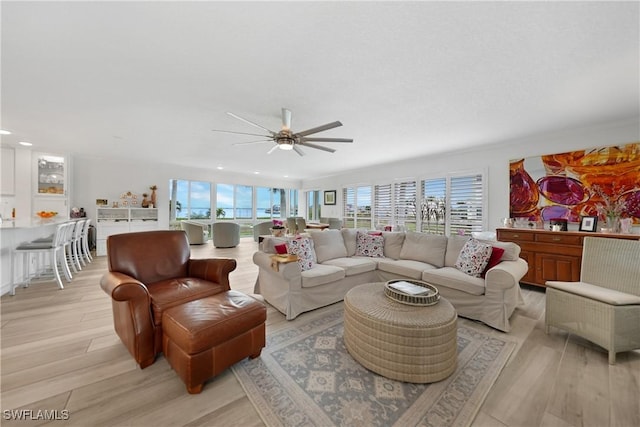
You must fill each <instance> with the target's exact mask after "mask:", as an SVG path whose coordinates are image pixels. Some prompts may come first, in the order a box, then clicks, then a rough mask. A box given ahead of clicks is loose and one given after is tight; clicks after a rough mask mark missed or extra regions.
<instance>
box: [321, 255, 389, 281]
mask: <svg viewBox="0 0 640 427" xmlns="http://www.w3.org/2000/svg"><path fill="white" fill-rule="evenodd" d="M323 265H333V266H335V267H340V268H342V269H344V271H345V275H346V276H355V275H356V274H360V273H366V272H367V271H373V270H375V269H376V267H377V263H376V262H375V261H373V260H371V259H370V258H366V257H363V258H353V257H349V258H334V259H330V260H328V261H325V262H324V263H323Z"/></svg>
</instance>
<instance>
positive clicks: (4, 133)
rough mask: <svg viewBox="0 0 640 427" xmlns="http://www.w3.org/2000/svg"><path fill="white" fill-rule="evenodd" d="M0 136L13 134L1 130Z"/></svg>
mask: <svg viewBox="0 0 640 427" xmlns="http://www.w3.org/2000/svg"><path fill="white" fill-rule="evenodd" d="M0 135H11V132H9V131H8V130H4V129H0Z"/></svg>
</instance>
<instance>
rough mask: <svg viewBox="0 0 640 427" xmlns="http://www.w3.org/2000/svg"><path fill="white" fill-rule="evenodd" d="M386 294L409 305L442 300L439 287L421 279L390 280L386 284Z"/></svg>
mask: <svg viewBox="0 0 640 427" xmlns="http://www.w3.org/2000/svg"><path fill="white" fill-rule="evenodd" d="M384 294H385V295H386V296H387V297H389V298H391V299H392V300H394V301H396V302H399V303H402V304H407V305H419V306H427V305H434V304H437V303H438V302H439V301H440V293H439V292H438V288H436V287H435V286H433V285H430V284H429V283H426V282H422V281H420V280H411V279H395V280H389V281H388V282H387V283H385V284H384Z"/></svg>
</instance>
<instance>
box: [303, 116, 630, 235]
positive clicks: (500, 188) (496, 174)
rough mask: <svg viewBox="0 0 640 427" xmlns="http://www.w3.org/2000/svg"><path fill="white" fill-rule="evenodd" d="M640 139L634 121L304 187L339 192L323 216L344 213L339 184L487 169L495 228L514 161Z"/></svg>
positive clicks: (421, 160)
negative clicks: (334, 203)
mask: <svg viewBox="0 0 640 427" xmlns="http://www.w3.org/2000/svg"><path fill="white" fill-rule="evenodd" d="M637 141H640V121H639V120H637V119H634V120H628V121H624V122H616V123H609V124H606V125H599V126H593V127H590V128H584V129H574V130H571V131H566V132H561V133H555V134H548V135H538V136H534V137H528V138H523V139H517V140H511V141H504V142H498V143H495V144H493V145H492V146H490V147H485V148H482V149H469V150H461V151H457V152H452V153H446V154H439V155H433V156H427V157H420V158H416V159H410V160H406V161H402V162H394V163H389V164H387V165H384V166H376V167H369V168H363V169H359V170H354V171H351V172H349V173H345V174H341V175H335V176H331V177H326V178H320V179H310V180H304V181H303V183H302V188H303V189H323V190H337V204H336V206H323V207H322V216H336V217H340V216H341V215H342V214H341V212H342V192H341V188H342V187H344V186H353V185H355V184H377V183H389V182H392V181H393V180H394V179H397V178H406V177H411V178H418V179H420V178H425V177H432V176H442V175H443V174H445V173H452V172H462V171H482V170H486V171H487V173H488V176H487V181H488V189H489V194H488V197H489V198H488V203H487V206H488V212H487V218H488V220H489V229H490V230H495V228H497V227H499V226H500V224H499V221H500V218H503V217H507V216H509V161H510V160H514V159H520V158H525V157H531V156H539V155H544V154H554V153H563V152H567V151H572V150H579V149H583V148H590V147H595V146H606V145H616V144H623V143H629V142H637ZM390 149H392V147H390Z"/></svg>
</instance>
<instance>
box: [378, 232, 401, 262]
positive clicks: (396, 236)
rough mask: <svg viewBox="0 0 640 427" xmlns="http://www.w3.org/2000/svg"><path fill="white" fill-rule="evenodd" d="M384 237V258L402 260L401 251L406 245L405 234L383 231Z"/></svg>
mask: <svg viewBox="0 0 640 427" xmlns="http://www.w3.org/2000/svg"><path fill="white" fill-rule="evenodd" d="M382 237H384V251H383V252H384V256H385V257H387V258H393V259H400V251H401V250H402V244H403V243H404V233H398V232H395V231H383V232H382Z"/></svg>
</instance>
